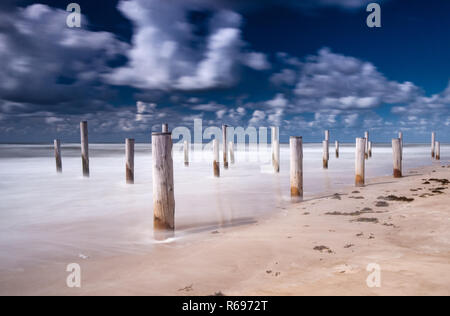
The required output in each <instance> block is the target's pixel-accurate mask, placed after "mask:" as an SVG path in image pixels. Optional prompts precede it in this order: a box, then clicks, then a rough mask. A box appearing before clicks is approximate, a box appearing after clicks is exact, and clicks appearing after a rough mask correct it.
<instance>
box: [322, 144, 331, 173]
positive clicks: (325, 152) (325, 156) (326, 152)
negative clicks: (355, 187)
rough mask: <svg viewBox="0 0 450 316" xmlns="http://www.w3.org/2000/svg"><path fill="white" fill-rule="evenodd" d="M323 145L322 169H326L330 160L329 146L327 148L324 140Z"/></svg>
mask: <svg viewBox="0 0 450 316" xmlns="http://www.w3.org/2000/svg"><path fill="white" fill-rule="evenodd" d="M322 145H323V158H322V160H323V168H324V169H328V160H329V159H330V153H329V146H328V141H327V140H324V141H323V142H322Z"/></svg>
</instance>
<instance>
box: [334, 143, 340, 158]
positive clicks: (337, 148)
mask: <svg viewBox="0 0 450 316" xmlns="http://www.w3.org/2000/svg"><path fill="white" fill-rule="evenodd" d="M334 147H335V149H336V158H339V142H338V141H335V142H334Z"/></svg>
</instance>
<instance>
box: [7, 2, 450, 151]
mask: <svg viewBox="0 0 450 316" xmlns="http://www.w3.org/2000/svg"><path fill="white" fill-rule="evenodd" d="M72 1H73V0H72ZM370 2H372V1H366V0H314V1H313V0H303V1H301V0H297V1H294V0H259V1H251V0H248V1H247V0H99V1H92V0H88V1H81V0H78V2H77V3H78V4H79V5H80V8H81V14H82V17H81V27H80V28H70V27H68V26H67V24H66V19H67V17H68V15H69V14H70V12H67V11H66V8H67V5H68V4H69V3H70V1H61V0H58V1H51V0H48V1H27V0H2V1H1V4H0V142H2V143H15V142H19V143H48V142H51V141H52V140H53V139H54V138H59V139H61V140H62V142H66V143H68V142H77V141H79V122H80V121H81V120H87V121H88V122H89V138H90V141H91V142H123V140H124V138H127V137H128V138H135V139H136V141H138V142H149V141H150V134H151V131H159V130H160V128H161V123H168V124H169V126H170V128H171V129H173V128H175V127H181V126H185V127H187V128H192V127H193V123H194V119H202V120H203V126H204V127H208V126H218V127H220V126H221V125H222V124H228V125H230V126H235V127H237V126H240V127H244V128H247V127H249V126H250V127H256V128H259V127H270V126H279V128H280V137H281V141H283V142H286V141H287V140H288V137H289V136H303V138H304V141H305V142H316V141H321V140H322V139H323V130H325V129H329V130H331V139H332V140H334V139H337V140H340V141H342V142H354V139H355V137H362V136H363V133H364V131H365V130H368V131H370V133H371V138H372V140H373V141H375V142H390V140H391V138H393V137H396V135H397V133H398V132H399V131H402V132H403V134H404V137H405V142H420V143H426V142H429V141H430V138H431V131H436V132H437V138H438V139H439V140H440V141H442V142H447V143H448V142H450V58H449V56H450V1H448V0H429V1H422V0H382V1H380V0H379V1H377V3H379V5H380V7H381V27H380V28H369V27H368V26H367V24H366V18H367V16H368V15H369V14H370V13H369V12H367V11H366V7H367V5H368V4H369V3H370Z"/></svg>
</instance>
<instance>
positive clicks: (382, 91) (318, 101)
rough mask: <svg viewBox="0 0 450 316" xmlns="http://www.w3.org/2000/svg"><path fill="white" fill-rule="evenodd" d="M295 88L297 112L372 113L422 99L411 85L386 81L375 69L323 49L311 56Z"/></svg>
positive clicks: (372, 66) (370, 65)
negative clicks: (339, 110) (328, 110)
mask: <svg viewBox="0 0 450 316" xmlns="http://www.w3.org/2000/svg"><path fill="white" fill-rule="evenodd" d="M299 76H300V79H299V82H298V83H297V86H296V88H295V91H294V93H295V95H296V96H297V97H298V102H297V105H298V107H299V108H298V109H297V110H298V111H304V110H305V109H306V110H313V109H341V110H344V109H345V110H354V109H362V110H364V109H373V108H376V107H378V106H380V105H382V104H384V103H388V104H395V103H408V102H411V100H414V99H415V98H416V97H417V96H418V95H420V89H419V88H418V87H416V86H415V85H414V84H412V83H411V82H404V83H398V82H395V81H389V80H387V79H386V78H385V77H384V76H383V75H382V74H381V73H380V72H378V71H377V69H376V68H375V66H374V65H372V64H371V63H369V62H364V61H361V60H359V59H357V58H354V57H348V56H344V55H339V54H335V53H332V52H331V51H330V50H329V49H321V50H320V51H319V53H318V55H317V56H309V57H308V58H307V62H306V63H304V64H303V65H302V67H301V71H300V74H299Z"/></svg>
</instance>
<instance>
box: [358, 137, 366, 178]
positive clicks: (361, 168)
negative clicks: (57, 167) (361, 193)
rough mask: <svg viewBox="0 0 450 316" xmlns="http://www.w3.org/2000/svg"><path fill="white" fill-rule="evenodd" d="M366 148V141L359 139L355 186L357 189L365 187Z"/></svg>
mask: <svg viewBox="0 0 450 316" xmlns="http://www.w3.org/2000/svg"><path fill="white" fill-rule="evenodd" d="M365 148H366V139H365V138H357V139H356V150H355V186H357V187H363V186H364V184H365V172H366V170H365V164H366V161H365Z"/></svg>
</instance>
